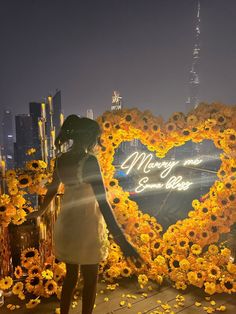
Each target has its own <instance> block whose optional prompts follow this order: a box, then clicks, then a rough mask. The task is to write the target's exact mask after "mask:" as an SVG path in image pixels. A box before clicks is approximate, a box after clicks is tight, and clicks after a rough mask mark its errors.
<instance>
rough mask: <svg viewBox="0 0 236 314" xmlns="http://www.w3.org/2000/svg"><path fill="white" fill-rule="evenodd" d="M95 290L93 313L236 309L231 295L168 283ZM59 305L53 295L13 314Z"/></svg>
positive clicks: (186, 313) (196, 313) (75, 307)
mask: <svg viewBox="0 0 236 314" xmlns="http://www.w3.org/2000/svg"><path fill="white" fill-rule="evenodd" d="M113 289H114V290H113ZM97 292H98V293H97V298H96V307H95V310H94V314H112V313H117V314H124V313H129V314H144V313H148V314H164V313H170V314H174V313H181V314H191V313H192V314H200V313H213V312H215V313H220V312H225V313H227V314H234V313H235V310H236V298H235V297H234V295H229V294H218V295H214V296H211V297H209V295H208V296H207V295H206V294H205V293H204V292H203V290H200V289H197V288H196V289H195V288H188V289H187V290H185V291H184V292H179V291H177V290H176V289H174V288H172V287H171V285H170V284H168V283H166V284H164V285H162V286H161V287H158V286H157V285H155V284H151V285H150V286H148V287H145V288H144V289H140V287H139V285H138V283H137V281H136V280H131V279H129V280H128V279H127V280H122V281H121V282H119V285H117V286H115V285H107V284H105V283H101V282H100V283H99V284H98V290H97ZM11 302H12V303H11ZM6 304H15V305H16V304H19V305H21V304H20V302H19V300H17V299H15V298H11V297H10V298H7V299H6ZM58 306H59V303H58V300H57V299H56V298H54V297H53V298H49V299H42V302H41V303H40V304H39V305H38V306H37V307H35V308H33V309H26V308H25V306H22V308H19V309H17V310H15V313H17V314H25V313H35V314H41V313H44V314H49V313H57V311H56V308H57V307H58ZM9 307H10V306H9ZM0 312H1V313H2V314H6V313H9V312H10V311H9V309H7V307H6V306H4V307H2V308H1V309H0ZM79 313H81V300H80V297H77V296H76V294H75V298H74V300H73V303H72V307H71V311H70V314H79Z"/></svg>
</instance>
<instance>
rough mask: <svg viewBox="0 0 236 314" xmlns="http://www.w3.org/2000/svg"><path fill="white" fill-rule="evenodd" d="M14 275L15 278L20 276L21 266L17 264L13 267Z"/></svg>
mask: <svg viewBox="0 0 236 314" xmlns="http://www.w3.org/2000/svg"><path fill="white" fill-rule="evenodd" d="M14 275H15V277H16V278H17V279H19V278H21V277H22V275H23V271H22V268H21V267H20V266H17V267H16V268H15V271H14Z"/></svg>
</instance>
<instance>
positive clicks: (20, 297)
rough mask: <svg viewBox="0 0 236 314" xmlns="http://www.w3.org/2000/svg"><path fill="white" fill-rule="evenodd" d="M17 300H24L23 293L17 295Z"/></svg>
mask: <svg viewBox="0 0 236 314" xmlns="http://www.w3.org/2000/svg"><path fill="white" fill-rule="evenodd" d="M18 298H19V299H20V300H22V301H23V300H25V295H24V293H23V291H21V292H20V293H19V294H18Z"/></svg>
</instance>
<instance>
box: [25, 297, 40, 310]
mask: <svg viewBox="0 0 236 314" xmlns="http://www.w3.org/2000/svg"><path fill="white" fill-rule="evenodd" d="M40 302H41V301H40V299H38V298H36V299H31V300H30V301H29V302H28V303H26V305H25V306H26V308H27V309H33V308H35V307H36V306H37V305H38V304H39V303H40Z"/></svg>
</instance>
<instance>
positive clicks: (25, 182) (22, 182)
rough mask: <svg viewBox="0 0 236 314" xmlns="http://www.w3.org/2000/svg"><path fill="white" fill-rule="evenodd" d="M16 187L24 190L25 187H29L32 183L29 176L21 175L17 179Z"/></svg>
mask: <svg viewBox="0 0 236 314" xmlns="http://www.w3.org/2000/svg"><path fill="white" fill-rule="evenodd" d="M18 181H19V183H18V186H19V187H20V188H26V187H27V186H29V185H30V184H31V182H32V179H31V177H30V176H29V175H27V174H22V175H20V176H19V177H18Z"/></svg>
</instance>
